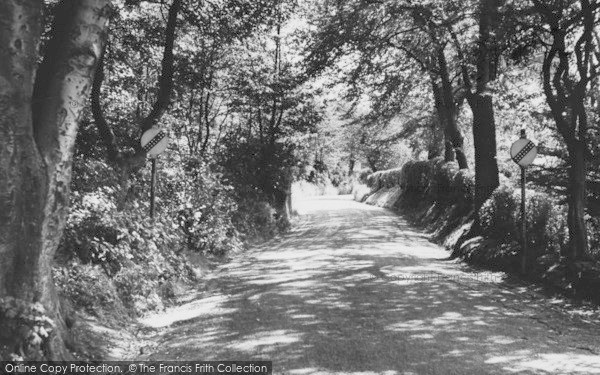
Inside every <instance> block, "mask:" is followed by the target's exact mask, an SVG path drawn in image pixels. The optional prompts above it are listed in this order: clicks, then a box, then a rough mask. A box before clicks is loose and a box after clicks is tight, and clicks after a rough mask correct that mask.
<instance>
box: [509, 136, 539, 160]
mask: <svg viewBox="0 0 600 375" xmlns="http://www.w3.org/2000/svg"><path fill="white" fill-rule="evenodd" d="M510 156H511V158H512V159H513V161H514V162H515V163H517V164H519V165H520V166H522V167H527V166H528V165H530V164H531V163H533V160H534V159H535V157H536V156H537V147H536V145H535V143H533V142H532V141H530V140H529V139H527V138H521V139H519V140H517V141H515V143H513V144H512V146H511V147H510Z"/></svg>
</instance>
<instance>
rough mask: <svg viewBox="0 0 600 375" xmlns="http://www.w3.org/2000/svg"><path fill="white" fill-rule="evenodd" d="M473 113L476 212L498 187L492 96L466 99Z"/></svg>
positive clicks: (475, 96)
mask: <svg viewBox="0 0 600 375" xmlns="http://www.w3.org/2000/svg"><path fill="white" fill-rule="evenodd" d="M468 102H469V106H470V107H471V111H472V112H473V144H474V148H475V197H474V201H473V204H474V208H475V210H478V209H479V208H480V207H481V206H482V205H483V203H484V202H485V201H486V199H488V197H489V196H490V195H491V194H492V192H493V191H494V189H496V188H497V187H498V186H499V185H500V179H499V176H498V173H499V172H498V161H497V159H496V123H495V120H494V108H493V105H492V96H491V94H487V93H475V94H472V95H469V97H468Z"/></svg>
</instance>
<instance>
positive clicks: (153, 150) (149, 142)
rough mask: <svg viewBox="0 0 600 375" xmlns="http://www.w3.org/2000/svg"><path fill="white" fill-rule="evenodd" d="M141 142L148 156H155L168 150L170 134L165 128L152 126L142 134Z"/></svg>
mask: <svg viewBox="0 0 600 375" xmlns="http://www.w3.org/2000/svg"><path fill="white" fill-rule="evenodd" d="M141 144H142V149H143V150H144V151H146V153H147V154H148V156H149V157H151V158H155V157H157V156H158V155H160V154H161V153H162V152H163V151H165V150H166V148H167V146H168V145H169V136H168V135H167V133H166V132H165V131H164V130H161V129H159V128H151V129H149V130H147V131H145V132H144V134H142V140H141Z"/></svg>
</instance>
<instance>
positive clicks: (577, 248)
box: [535, 0, 598, 277]
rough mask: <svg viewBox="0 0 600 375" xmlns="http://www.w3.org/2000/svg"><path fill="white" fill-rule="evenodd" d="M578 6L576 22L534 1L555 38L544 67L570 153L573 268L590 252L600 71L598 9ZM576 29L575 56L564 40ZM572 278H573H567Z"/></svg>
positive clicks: (584, 1)
mask: <svg viewBox="0 0 600 375" xmlns="http://www.w3.org/2000/svg"><path fill="white" fill-rule="evenodd" d="M579 3H580V4H579V5H580V6H581V12H580V13H578V15H577V17H572V16H567V15H566V12H565V9H563V8H556V9H553V8H551V7H550V6H549V5H548V4H546V3H542V2H539V1H536V2H535V9H536V10H537V12H538V13H539V15H540V16H541V19H542V20H543V22H544V23H545V24H546V25H548V26H549V30H550V34H551V36H552V44H551V46H550V47H549V49H548V50H547V51H546V53H545V55H544V61H543V64H542V77H543V86H544V93H545V95H546V102H547V103H548V106H549V107H550V110H551V113H552V117H553V118H554V121H555V122H556V127H557V129H558V132H559V133H560V134H561V135H562V137H563V139H564V141H565V144H566V146H567V151H568V154H569V158H568V161H569V185H568V189H567V191H568V193H567V199H568V204H569V210H568V214H567V223H568V227H569V244H568V247H567V248H566V249H564V251H563V254H562V255H563V256H564V257H565V259H566V261H567V264H568V265H569V266H573V264H574V262H575V261H576V260H578V259H581V258H582V257H585V256H586V255H587V253H588V251H589V244H588V239H587V228H586V224H585V209H586V199H585V198H586V172H587V160H586V158H587V156H588V154H589V148H588V143H587V142H588V138H587V137H588V118H587V113H586V108H585V101H586V96H587V87H588V84H589V83H590V81H591V80H593V79H595V74H596V73H595V72H596V70H597V68H598V62H597V61H594V59H593V56H592V51H593V50H594V48H597V47H595V46H594V44H593V38H592V35H593V33H594V26H595V22H594V20H595V19H596V17H597V14H596V13H597V9H596V8H595V7H593V6H592V4H591V3H590V1H589V0H581V1H580V2H579ZM578 22H581V25H582V28H580V30H577V28H573V27H572V26H573V24H575V23H578ZM574 30H577V33H578V36H577V38H575V40H576V42H575V46H574V49H573V51H569V52H567V48H566V40H569V39H570V38H571V37H572V35H570V34H569V33H571V34H573V33H574ZM573 57H574V59H573ZM573 66H575V67H576V69H577V73H578V74H577V79H576V78H574V77H576V76H575V75H574V74H572V73H571V72H569V70H570V68H571V67H573ZM572 276H574V275H571V274H570V275H569V277H572Z"/></svg>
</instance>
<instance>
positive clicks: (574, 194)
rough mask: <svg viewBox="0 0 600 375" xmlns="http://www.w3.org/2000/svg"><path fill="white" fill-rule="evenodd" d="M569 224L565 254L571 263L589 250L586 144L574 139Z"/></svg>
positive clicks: (571, 152) (571, 153) (572, 143)
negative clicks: (566, 251) (586, 219)
mask: <svg viewBox="0 0 600 375" xmlns="http://www.w3.org/2000/svg"><path fill="white" fill-rule="evenodd" d="M568 149H569V197H568V202H569V211H568V214H567V224H568V226H569V245H568V253H567V254H563V255H565V257H566V258H567V260H568V262H569V263H572V262H574V261H576V260H579V259H581V258H582V257H583V256H584V255H585V254H587V253H588V251H589V245H588V240H587V228H586V225H585V201H586V199H585V197H586V187H585V180H586V172H587V171H586V157H585V150H586V147H585V145H583V144H581V141H578V140H573V141H572V142H570V144H569V147H568Z"/></svg>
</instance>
